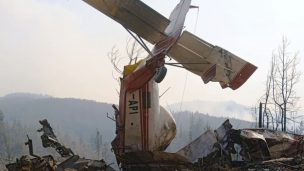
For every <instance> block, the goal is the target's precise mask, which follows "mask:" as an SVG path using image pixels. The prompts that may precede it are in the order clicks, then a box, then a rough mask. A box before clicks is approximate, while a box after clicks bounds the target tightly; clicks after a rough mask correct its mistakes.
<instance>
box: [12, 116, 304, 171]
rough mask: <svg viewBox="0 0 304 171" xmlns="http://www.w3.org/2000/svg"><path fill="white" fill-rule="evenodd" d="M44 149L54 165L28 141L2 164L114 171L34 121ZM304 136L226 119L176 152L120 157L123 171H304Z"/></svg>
mask: <svg viewBox="0 0 304 171" xmlns="http://www.w3.org/2000/svg"><path fill="white" fill-rule="evenodd" d="M39 122H40V124H41V125H42V128H41V129H40V130H38V132H43V134H42V136H41V140H42V144H43V146H44V147H52V148H55V149H56V151H57V152H58V153H59V154H60V155H61V156H62V157H64V158H67V159H65V160H64V161H63V162H60V163H58V162H57V161H56V160H55V159H54V157H53V156H52V155H46V156H42V157H40V156H38V155H36V154H34V152H33V144H32V140H31V139H30V138H29V137H28V141H27V142H26V145H28V148H29V154H30V155H25V156H22V157H21V158H20V159H17V160H16V162H15V163H12V164H8V165H6V167H7V169H8V171H19V170H22V171H36V170H39V171H65V170H75V171H114V169H113V168H112V167H110V166H109V165H107V164H106V163H105V161H103V160H91V159H84V158H80V157H79V156H78V155H75V154H74V153H73V151H72V150H71V149H69V148H67V147H66V146H65V145H63V144H61V143H60V142H59V141H58V139H57V137H56V135H55V134H54V132H53V130H52V127H51V126H50V124H49V123H48V121H47V120H42V121H39ZM303 139H304V136H302V135H296V134H290V133H285V132H280V131H273V130H268V129H233V128H232V125H231V124H230V122H229V120H226V121H225V122H224V123H223V124H222V125H221V126H220V127H219V128H217V129H216V130H214V131H212V130H208V131H206V132H204V133H203V134H202V135H201V136H199V137H198V138H196V139H195V140H194V141H192V142H191V143H189V144H188V145H186V146H185V147H183V148H182V149H180V150H179V151H177V152H176V153H168V152H161V151H155V152H149V151H146V152H144V151H140V152H128V153H125V155H124V156H121V160H122V161H124V163H125V165H124V167H123V168H121V169H122V170H124V171H136V170H149V171H154V170H155V171H156V170H157V171H158V170H166V171H186V170H187V171H202V170H204V171H208V170H210V171H211V170H220V171H228V170H229V171H242V170H248V171H265V170H268V171H277V170H279V171H280V170H282V171H283V170H284V171H285V170H287V171H293V170H304V160H303V149H304V141H303Z"/></svg>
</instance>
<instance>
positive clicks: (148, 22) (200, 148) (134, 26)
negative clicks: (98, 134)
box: [10, 0, 303, 171]
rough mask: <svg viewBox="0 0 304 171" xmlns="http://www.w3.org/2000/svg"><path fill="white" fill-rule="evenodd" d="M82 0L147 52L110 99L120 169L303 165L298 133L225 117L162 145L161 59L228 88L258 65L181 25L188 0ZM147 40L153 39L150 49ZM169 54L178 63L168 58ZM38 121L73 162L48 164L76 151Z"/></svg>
mask: <svg viewBox="0 0 304 171" xmlns="http://www.w3.org/2000/svg"><path fill="white" fill-rule="evenodd" d="M84 2H86V3H88V4H89V5H91V6H92V7H94V8H95V9H97V10H98V11H100V12H102V13H104V14H105V15H107V16H108V17H110V18H112V19H113V20H115V21H116V22H118V23H119V24H121V25H122V26H123V27H124V28H125V29H126V30H127V32H129V33H130V34H131V35H132V36H133V38H135V40H136V41H137V42H138V43H139V44H140V45H141V46H142V47H143V49H145V50H146V51H147V53H148V54H149V55H148V57H146V58H145V59H143V60H141V61H138V62H137V63H134V64H130V65H126V66H124V70H123V75H122V78H121V79H120V80H121V87H120V97H119V107H118V108H117V107H116V106H115V105H113V108H114V110H115V123H116V131H115V132H116V137H115V139H114V140H113V141H112V149H113V151H114V154H115V156H116V160H117V164H118V165H119V167H120V168H121V169H122V170H124V171H129V170H130V171H135V170H149V171H154V170H170V171H176V170H180V171H183V170H193V171H196V170H197V171H199V170H215V169H217V170H252V169H253V170H259V169H261V170H263V169H264V168H266V169H269V170H272V169H273V170H289V169H291V170H292V169H300V170H301V168H302V160H301V159H302V151H303V150H302V149H303V148H302V144H303V143H302V140H303V136H299V135H293V134H287V133H282V132H276V131H271V130H265V129H242V130H235V129H232V125H231V124H230V123H229V120H227V121H226V122H224V123H223V124H222V125H221V126H220V127H219V128H218V129H216V130H215V131H211V130H209V131H207V132H205V133H203V134H202V135H201V136H199V137H198V138H197V139H196V140H194V141H193V142H191V143H190V144H188V145H186V146H185V147H183V148H182V149H180V150H179V151H177V152H176V153H168V152H165V150H166V148H167V147H168V146H169V145H170V143H171V141H172V140H173V139H174V138H175V135H176V123H175V120H174V118H173V116H172V114H171V113H170V112H169V111H167V110H166V109H165V108H164V107H162V106H160V104H159V92H158V84H159V83H160V82H161V81H162V80H163V79H164V77H165V75H166V72H167V68H166V67H165V65H171V66H176V67H180V68H184V69H186V70H188V71H190V72H192V73H193V74H195V75H198V76H199V77H201V78H202V80H203V82H204V83H205V84H207V83H208V82H210V81H213V82H218V83H219V84H220V86H221V87H222V88H228V87H229V88H231V89H232V90H236V89H238V88H239V87H240V86H242V85H243V84H244V83H245V82H246V81H247V79H248V78H249V77H250V76H251V75H252V74H253V73H254V71H255V70H256V67H255V66H254V65H252V64H251V63H249V62H247V61H245V60H243V59H241V58H240V57H238V56H236V55H234V54H232V53H231V52H229V51H227V50H225V49H223V48H221V47H219V46H215V45H212V44H211V43H209V42H207V41H205V40H202V39H201V38H199V37H197V36H195V35H193V34H192V33H190V32H188V31H186V30H184V21H185V18H186V14H187V12H188V10H189V9H190V8H196V7H195V6H192V5H191V0H181V1H180V3H179V4H178V5H177V6H176V7H175V9H174V10H173V11H172V13H171V15H170V17H169V18H166V17H164V16H162V15H161V14H159V13H158V12H156V11H154V10H153V9H151V8H150V7H149V6H147V5H146V4H144V3H143V2H141V1H140V0H123V1H122V0H84ZM144 40H145V41H147V42H149V43H150V44H152V45H154V47H153V49H151V50H150V49H149V48H148V46H147V45H146V43H145V41H144ZM168 57H169V58H172V59H174V60H175V61H176V63H168V62H166V59H168ZM41 124H42V125H44V128H43V129H42V130H41V131H43V132H45V134H46V136H43V137H42V141H43V144H44V146H45V147H53V148H55V149H56V151H57V152H58V153H60V154H61V155H65V156H71V159H70V160H71V162H70V161H69V159H68V160H67V162H66V163H67V164H62V163H60V164H58V165H55V166H56V167H53V168H55V170H58V168H61V169H63V167H62V166H61V165H64V166H70V165H73V166H75V164H74V163H75V161H78V159H79V158H77V157H76V158H77V160H74V159H73V157H75V156H77V155H75V154H74V153H73V152H72V150H70V149H68V148H66V147H65V146H62V145H61V144H58V143H57V139H56V136H54V135H53V132H52V129H50V128H48V124H47V123H46V122H44V121H42V122H41ZM30 153H32V152H30ZM32 156H34V155H32ZM36 158H37V157H36ZM39 159H41V158H39ZM50 161H52V160H50ZM99 162H101V161H99ZM86 163H87V164H88V163H91V162H89V161H87V162H86ZM87 164H86V165H85V166H87ZM101 165H102V166H103V168H102V169H101V168H99V169H100V170H106V169H110V170H111V169H112V168H110V167H108V165H106V164H105V162H102V163H101ZM73 169H74V170H90V169H88V167H82V168H73ZM10 171H11V170H10Z"/></svg>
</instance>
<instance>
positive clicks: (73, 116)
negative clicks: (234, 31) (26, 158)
mask: <svg viewBox="0 0 304 171" xmlns="http://www.w3.org/2000/svg"><path fill="white" fill-rule="evenodd" d="M0 110H2V111H3V113H4V119H5V121H7V122H13V121H18V122H20V123H22V124H23V125H28V126H33V127H37V128H38V127H40V125H39V123H38V120H41V119H44V118H46V119H48V120H49V122H50V123H51V125H52V126H53V127H54V129H55V132H59V131H63V132H66V133H69V134H70V135H71V136H74V135H75V136H76V135H77V136H79V137H82V138H90V137H91V136H94V134H95V133H96V131H97V130H99V131H100V132H101V134H102V135H103V136H104V138H105V139H108V140H110V139H113V137H114V128H115V123H114V122H113V121H112V120H110V119H108V118H107V113H109V114H112V113H113V109H112V107H111V105H110V104H107V103H99V102H96V101H91V100H81V99H72V98H54V97H51V96H46V95H36V94H27V93H16V94H10V95H7V96H4V97H0Z"/></svg>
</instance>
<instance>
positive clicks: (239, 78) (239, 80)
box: [229, 63, 257, 90]
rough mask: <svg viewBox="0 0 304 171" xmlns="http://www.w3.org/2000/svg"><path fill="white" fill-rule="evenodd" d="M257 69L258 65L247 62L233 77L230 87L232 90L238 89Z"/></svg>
mask: <svg viewBox="0 0 304 171" xmlns="http://www.w3.org/2000/svg"><path fill="white" fill-rule="evenodd" d="M256 69H257V67H256V66H254V65H252V64H251V63H247V64H246V65H245V66H244V67H243V68H242V69H241V70H240V72H239V73H237V75H236V76H235V77H234V78H233V80H232V81H231V82H230V85H229V87H230V88H231V89H232V90H236V89H238V88H239V87H241V86H242V85H243V84H244V83H245V82H246V81H247V80H248V78H249V77H250V76H251V75H252V74H253V73H254V72H255V70H256Z"/></svg>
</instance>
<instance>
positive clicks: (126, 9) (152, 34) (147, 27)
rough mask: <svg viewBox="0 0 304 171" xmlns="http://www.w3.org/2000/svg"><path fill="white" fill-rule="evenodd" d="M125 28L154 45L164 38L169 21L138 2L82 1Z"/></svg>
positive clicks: (120, 0) (123, 0) (132, 0)
mask: <svg viewBox="0 0 304 171" xmlns="http://www.w3.org/2000/svg"><path fill="white" fill-rule="evenodd" d="M83 1H84V2H86V3H88V4H89V5H91V6H92V7H94V8H96V9H97V10H99V11H100V12H102V13H104V14H105V15H107V16H108V17H110V18H112V19H113V20H115V21H117V22H118V23H120V24H121V25H122V26H124V27H125V28H127V29H129V30H131V31H132V32H134V33H136V34H137V35H138V36H140V37H142V38H144V39H145V40H147V41H148V42H150V43H152V44H155V43H157V42H159V41H160V40H163V39H164V38H166V37H167V36H166V34H165V33H164V30H165V29H166V27H167V26H168V25H169V23H170V21H169V19H167V18H166V17H164V16H162V15H161V14H159V13H158V12H156V11H155V10H153V9H152V8H150V7H149V6H147V5H146V4H144V3H143V2H141V1H140V0H83Z"/></svg>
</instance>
